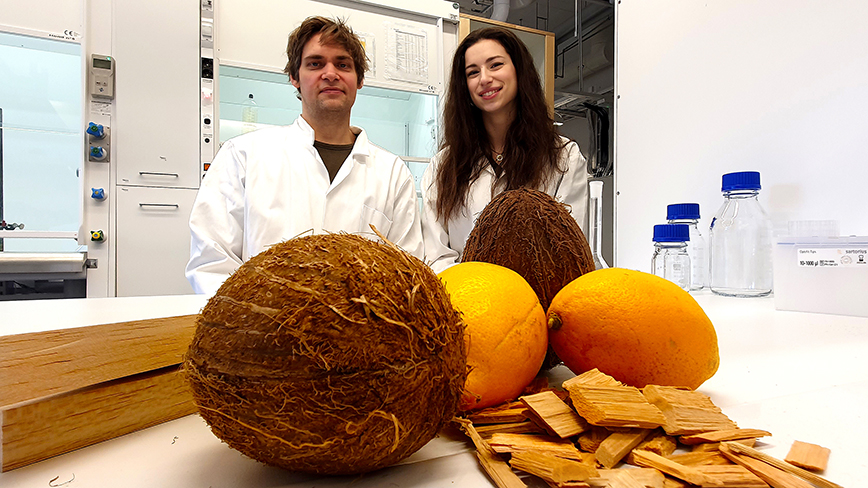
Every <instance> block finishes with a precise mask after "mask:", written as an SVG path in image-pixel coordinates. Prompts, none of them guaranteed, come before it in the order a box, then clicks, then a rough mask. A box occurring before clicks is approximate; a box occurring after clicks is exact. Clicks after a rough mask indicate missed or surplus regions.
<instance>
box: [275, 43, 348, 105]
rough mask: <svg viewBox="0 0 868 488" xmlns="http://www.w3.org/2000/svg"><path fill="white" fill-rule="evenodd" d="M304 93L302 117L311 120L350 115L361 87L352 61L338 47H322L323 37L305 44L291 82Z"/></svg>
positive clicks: (302, 95)
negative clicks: (296, 77)
mask: <svg viewBox="0 0 868 488" xmlns="http://www.w3.org/2000/svg"><path fill="white" fill-rule="evenodd" d="M291 82H292V86H294V87H295V88H296V89H297V90H298V92H299V93H300V94H301V105H302V114H304V115H306V116H308V117H313V118H317V117H333V116H335V115H339V116H342V115H344V114H346V115H349V112H350V109H352V107H353V103H355V101H356V91H357V90H358V89H359V88H361V87H362V83H361V82H359V80H358V77H357V76H356V67H355V64H354V63H353V58H352V57H351V56H350V54H349V53H348V52H347V51H346V50H345V49H344V48H342V47H340V46H337V45H335V44H325V45H323V44H320V34H316V35H315V36H313V37H312V38H311V39H310V40H309V41H307V43H306V44H305V45H304V49H303V50H302V56H301V66H299V69H298V79H297V80H296V79H294V78H293V79H291Z"/></svg>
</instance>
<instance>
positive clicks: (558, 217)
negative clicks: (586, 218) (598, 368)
mask: <svg viewBox="0 0 868 488" xmlns="http://www.w3.org/2000/svg"><path fill="white" fill-rule="evenodd" d="M461 261H462V262H466V261H483V262H486V263H493V264H499V265H500V266H504V267H507V268H509V269H511V270H513V271H515V272H516V273H518V274H520V275H521V276H522V277H523V278H524V279H525V280H527V282H528V284H530V286H531V288H533V290H534V291H535V292H536V294H537V297H539V302H540V304H541V305H542V307H543V310H548V308H549V304H551V301H552V299H553V298H554V297H555V295H557V293H558V291H560V289H561V288H563V287H564V286H566V285H567V284H568V283H569V282H571V281H573V280H574V279H576V278H578V277H579V276H582V275H583V274H585V273H589V272H591V271H594V257H593V255H592V254H591V247H590V246H589V245H588V240H587V239H586V238H585V234H584V233H583V232H582V229H581V228H580V227H579V224H578V223H576V221H575V220H574V219H573V218H572V216H570V213H569V212H568V211H567V208H566V205H564V204H562V203H559V202H558V201H556V200H555V199H554V198H552V197H550V196H549V195H548V194H546V193H543V192H541V191H538V190H531V189H528V188H521V189H518V190H509V191H505V192H503V193H501V194H500V195H497V196H496V197H494V198H493V199H492V200H491V202H490V203H489V204H488V205H487V206H486V207H485V209H484V210H483V211H482V213H481V214H479V218H477V219H476V224H475V225H474V227H473V230H472V231H471V232H470V235H469V236H468V237H467V242H466V243H465V244H464V252H463V254H462V257H461ZM559 362H560V360H559V359H558V358H557V356H556V355H555V354H554V351H553V350H551V348H550V349H549V353H548V355H547V357H546V360H545V361H544V363H543V369H548V368H551V367H552V366H554V365H556V364H558V363H559Z"/></svg>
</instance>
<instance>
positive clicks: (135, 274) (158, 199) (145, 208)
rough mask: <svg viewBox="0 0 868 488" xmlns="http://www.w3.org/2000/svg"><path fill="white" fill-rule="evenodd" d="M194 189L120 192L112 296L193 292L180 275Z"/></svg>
mask: <svg viewBox="0 0 868 488" xmlns="http://www.w3.org/2000/svg"><path fill="white" fill-rule="evenodd" d="M196 192H197V191H196V190H193V189H184V188H144V187H119V188H118V192H117V296H119V297H128V296H144V295H183V294H189V293H193V288H192V287H191V286H190V284H189V283H188V282H187V279H186V277H185V276H184V268H185V267H186V266H187V260H188V258H189V256H190V227H189V220H190V210H191V209H192V208H193V201H194V200H195V199H196Z"/></svg>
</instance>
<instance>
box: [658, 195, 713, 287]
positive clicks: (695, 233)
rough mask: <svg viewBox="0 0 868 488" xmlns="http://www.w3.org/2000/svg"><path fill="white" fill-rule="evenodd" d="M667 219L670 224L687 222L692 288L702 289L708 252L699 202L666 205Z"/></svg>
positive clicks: (706, 269) (706, 268)
mask: <svg viewBox="0 0 868 488" xmlns="http://www.w3.org/2000/svg"><path fill="white" fill-rule="evenodd" d="M666 220H667V221H668V222H669V223H670V224H686V225H687V226H688V228H689V229H690V241H689V242H688V243H687V255H688V256H690V289H691V290H701V289H702V288H703V287H704V286H705V283H706V279H705V276H706V274H707V271H708V257H707V256H708V254H707V252H706V246H705V238H704V237H702V234H701V233H700V232H699V204H698V203H674V204H672V205H669V206H667V207H666Z"/></svg>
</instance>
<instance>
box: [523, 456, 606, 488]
mask: <svg viewBox="0 0 868 488" xmlns="http://www.w3.org/2000/svg"><path fill="white" fill-rule="evenodd" d="M509 464H510V465H511V466H512V467H513V468H515V469H518V470H520V471H524V472H525V473H530V474H532V475H534V476H537V477H539V478H542V479H543V480H544V481H546V482H547V483H549V484H551V483H554V484H556V485H558V484H564V483H575V482H580V481H581V482H583V481H586V480H587V479H588V478H592V477H595V476H598V472H597V468H596V467H594V466H589V465H587V464H584V463H582V462H580V461H574V460H569V459H564V458H560V457H558V456H555V455H553V454H547V453H543V452H529V451H519V452H515V453H513V454H512V458H511V459H510V461H509Z"/></svg>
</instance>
